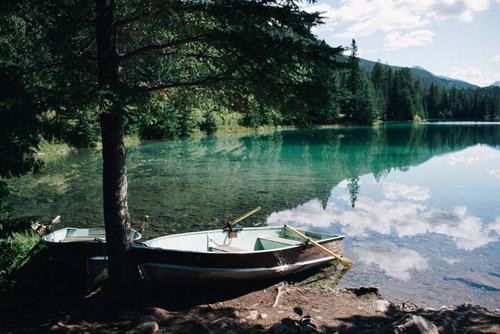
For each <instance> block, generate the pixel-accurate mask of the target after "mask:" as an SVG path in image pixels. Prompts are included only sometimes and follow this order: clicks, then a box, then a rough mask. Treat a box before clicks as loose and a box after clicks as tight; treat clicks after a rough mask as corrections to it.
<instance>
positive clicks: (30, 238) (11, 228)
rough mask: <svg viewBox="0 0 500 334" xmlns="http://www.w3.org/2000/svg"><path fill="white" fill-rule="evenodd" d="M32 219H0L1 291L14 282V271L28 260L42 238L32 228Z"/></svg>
mask: <svg viewBox="0 0 500 334" xmlns="http://www.w3.org/2000/svg"><path fill="white" fill-rule="evenodd" d="M30 223H31V220H29V219H19V220H2V221H0V291H2V292H3V291H5V289H7V288H8V287H9V286H11V284H12V283H13V278H12V273H13V272H15V271H16V270H17V269H19V268H20V267H21V266H22V265H23V264H24V263H25V261H26V260H27V257H28V254H29V252H30V251H31V249H32V248H33V247H35V245H36V244H38V242H39V240H40V236H39V235H38V234H37V233H36V232H34V231H32V230H31V227H30Z"/></svg>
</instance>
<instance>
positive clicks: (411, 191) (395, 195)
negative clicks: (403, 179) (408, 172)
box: [382, 182, 431, 201]
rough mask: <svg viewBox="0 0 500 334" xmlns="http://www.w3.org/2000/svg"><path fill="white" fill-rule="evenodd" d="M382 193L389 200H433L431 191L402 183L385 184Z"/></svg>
mask: <svg viewBox="0 0 500 334" xmlns="http://www.w3.org/2000/svg"><path fill="white" fill-rule="evenodd" d="M382 192H383V194H384V196H385V198H387V199H392V200H395V199H399V198H402V199H409V200H412V201H425V200H426V199H429V198H431V194H430V191H429V189H426V188H423V187H419V186H407V185H405V184H402V183H394V182H385V183H383V184H382Z"/></svg>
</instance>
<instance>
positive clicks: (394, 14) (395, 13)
mask: <svg viewBox="0 0 500 334" xmlns="http://www.w3.org/2000/svg"><path fill="white" fill-rule="evenodd" d="M305 8H306V10H307V11H318V12H322V13H323V16H324V17H325V18H324V21H325V24H324V25H322V26H320V27H318V28H315V30H314V33H315V34H316V35H318V36H319V37H320V38H321V39H324V40H325V41H326V42H328V43H329V44H330V45H332V46H337V45H349V44H350V42H351V39H352V38H355V39H356V42H357V44H358V47H359V49H360V56H361V57H362V58H366V59H370V60H375V61H376V60H379V59H380V61H381V62H383V63H388V64H391V65H399V66H409V67H411V66H415V65H418V66H422V67H424V68H425V69H427V70H429V71H431V72H433V73H435V74H438V75H445V76H449V77H452V78H457V79H462V80H465V81H468V82H471V83H474V84H476V85H479V86H487V85H489V84H491V83H492V82H494V81H497V80H500V0H441V1H440V0H372V1H370V0H318V2H316V3H314V4H311V5H307V6H305Z"/></svg>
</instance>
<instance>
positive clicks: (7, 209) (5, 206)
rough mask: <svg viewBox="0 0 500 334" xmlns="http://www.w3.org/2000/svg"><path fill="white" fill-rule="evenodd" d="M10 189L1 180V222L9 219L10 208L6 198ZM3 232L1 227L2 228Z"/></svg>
mask: <svg viewBox="0 0 500 334" xmlns="http://www.w3.org/2000/svg"><path fill="white" fill-rule="evenodd" d="M10 192H11V191H10V188H9V186H8V185H7V183H5V182H3V181H1V180H0V220H4V219H7V217H8V216H9V213H10V210H11V208H10V206H9V205H8V204H7V203H6V198H7V196H9V194H10ZM0 232H1V227H0Z"/></svg>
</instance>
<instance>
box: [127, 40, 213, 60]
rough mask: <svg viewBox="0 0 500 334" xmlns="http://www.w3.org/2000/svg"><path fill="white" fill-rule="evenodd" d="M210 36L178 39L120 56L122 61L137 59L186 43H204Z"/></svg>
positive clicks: (147, 46)
mask: <svg viewBox="0 0 500 334" xmlns="http://www.w3.org/2000/svg"><path fill="white" fill-rule="evenodd" d="M209 35H210V34H201V35H195V36H189V37H185V38H180V39H177V40H174V41H170V42H168V43H163V44H150V45H146V46H143V47H140V48H137V49H135V50H132V51H130V52H128V53H125V54H123V55H121V56H120V61H121V60H127V59H129V58H132V57H135V56H139V55H142V54H146V53H149V52H153V51H158V50H164V49H167V48H170V47H173V46H178V45H181V44H185V43H191V42H200V41H203V40H204V39H205V38H206V37H208V36H209Z"/></svg>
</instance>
